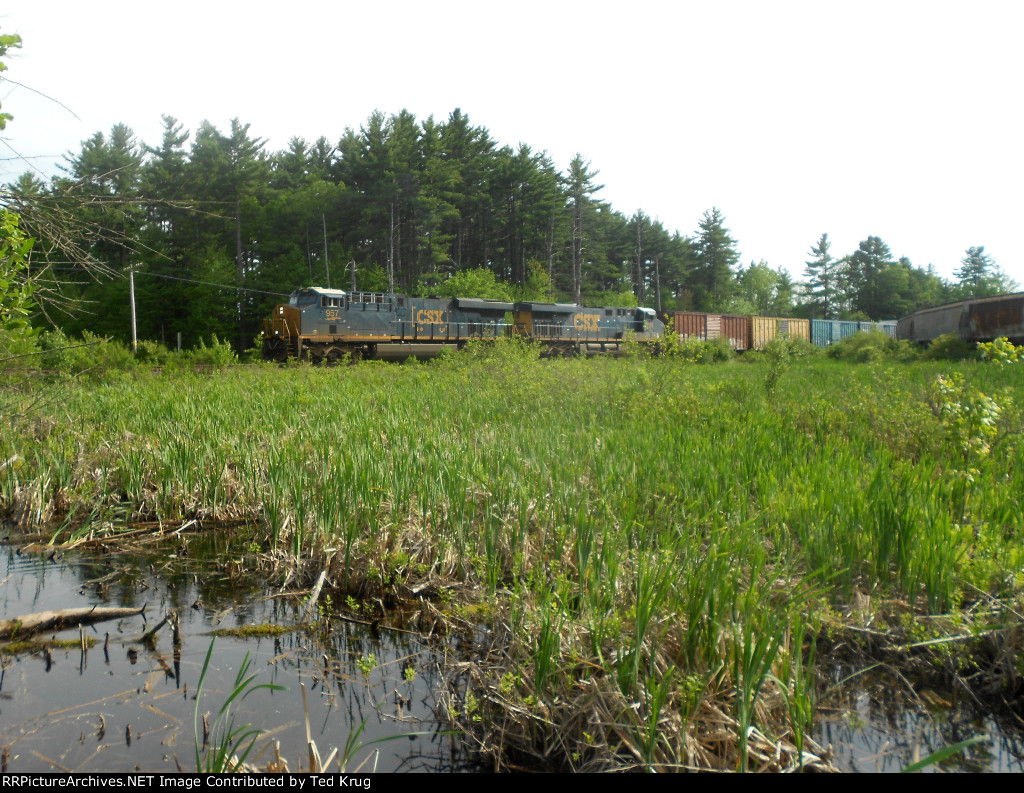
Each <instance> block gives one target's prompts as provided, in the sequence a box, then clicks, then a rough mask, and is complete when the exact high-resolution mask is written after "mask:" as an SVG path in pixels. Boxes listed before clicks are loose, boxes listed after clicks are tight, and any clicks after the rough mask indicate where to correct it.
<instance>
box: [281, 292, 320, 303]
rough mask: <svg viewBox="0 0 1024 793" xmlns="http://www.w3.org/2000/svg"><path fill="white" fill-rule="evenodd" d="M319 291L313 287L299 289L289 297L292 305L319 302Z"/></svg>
mask: <svg viewBox="0 0 1024 793" xmlns="http://www.w3.org/2000/svg"><path fill="white" fill-rule="evenodd" d="M317 297H318V295H317V293H316V292H315V291H314V290H312V289H299V290H298V291H295V292H292V294H291V297H289V298H288V305H290V306H308V305H312V304H313V303H316V302H317Z"/></svg>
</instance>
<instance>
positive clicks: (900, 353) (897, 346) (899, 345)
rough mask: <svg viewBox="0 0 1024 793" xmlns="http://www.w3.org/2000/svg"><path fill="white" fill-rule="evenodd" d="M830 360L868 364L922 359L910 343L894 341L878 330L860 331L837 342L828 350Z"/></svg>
mask: <svg viewBox="0 0 1024 793" xmlns="http://www.w3.org/2000/svg"><path fill="white" fill-rule="evenodd" d="M826 354H827V355H828V356H829V357H830V358H835V359H836V360H840V361H854V362H856V363H868V362H870V361H881V360H890V361H892V360H895V361H913V360H916V359H917V358H918V357H920V354H919V352H918V350H917V348H916V347H915V346H914V345H913V344H912V343H911V342H909V341H904V340H900V339H894V338H893V337H892V336H889V335H888V334H886V333H882V332H881V331H878V330H869V331H860V332H858V333H854V334H853V335H852V336H847V337H846V338H845V339H843V340H842V341H839V342H836V343H835V344H833V345H832V346H831V347H829V348H828V349H827V350H826Z"/></svg>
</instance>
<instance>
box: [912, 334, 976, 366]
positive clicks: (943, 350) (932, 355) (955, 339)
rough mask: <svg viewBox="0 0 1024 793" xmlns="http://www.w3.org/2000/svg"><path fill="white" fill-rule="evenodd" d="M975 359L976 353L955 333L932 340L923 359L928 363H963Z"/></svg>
mask: <svg viewBox="0 0 1024 793" xmlns="http://www.w3.org/2000/svg"><path fill="white" fill-rule="evenodd" d="M974 357H976V352H975V351H974V350H972V349H971V346H970V345H969V344H968V343H967V342H965V341H963V340H962V339H961V338H960V337H959V336H957V335H956V334H955V333H943V334H942V335H941V336H938V337H936V338H934V339H932V343H931V344H930V345H928V349H927V350H925V351H924V358H925V359H926V360H929V361H963V360H965V359H967V358H974Z"/></svg>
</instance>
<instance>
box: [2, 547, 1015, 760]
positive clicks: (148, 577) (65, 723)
mask: <svg viewBox="0 0 1024 793" xmlns="http://www.w3.org/2000/svg"><path fill="white" fill-rule="evenodd" d="M16 548H17V545H6V546H0V619H6V618H10V617H15V616H21V615H25V614H29V613H35V612H40V611H45V610H48V609H60V608H76V607H83V606H84V607H89V606H91V605H94V604H95V605H100V606H134V607H139V606H142V605H144V604H145V605H147V609H146V615H147V617H148V620H147V619H146V618H143V617H141V616H138V617H132V618H130V619H126V620H121V621H110V622H104V623H98V624H96V625H93V626H89V627H86V628H85V629H84V630H85V635H86V636H87V637H92V638H94V639H96V640H97V641H96V643H95V644H94V645H93V646H92V647H91V648H90V649H88V650H87V651H86V652H84V653H83V652H82V651H81V649H80V648H79V647H74V648H69V649H57V648H54V649H51V651H50V655H49V657H47V656H46V654H45V653H41V652H36V653H21V654H18V655H13V656H12V655H0V751H2V763H3V771H5V772H33V771H35V772H48V771H83V772H84V771H131V770H135V769H139V770H142V771H164V772H173V771H177V770H179V768H180V769H182V770H185V771H193V770H195V768H196V759H195V741H196V736H197V733H198V736H199V740H200V742H201V741H202V738H203V731H204V728H203V723H202V716H203V714H207V713H208V714H209V717H208V723H209V724H210V727H211V728H213V726H214V722H215V719H216V715H217V713H218V711H219V710H220V709H221V707H222V706H223V705H224V704H225V702H226V701H227V699H228V697H229V696H230V694H231V691H232V688H233V687H234V684H235V680H236V676H237V674H238V672H239V670H240V669H241V668H242V667H243V665H244V663H245V662H246V658H247V656H248V660H249V662H250V664H251V667H250V672H251V673H253V674H255V678H254V681H253V682H254V685H256V684H273V685H275V686H283V687H284V690H268V689H254V690H251V691H250V693H249V694H248V695H247V696H246V697H244V698H242V699H240V700H238V701H237V708H235V711H236V713H235V716H236V726H237V725H241V724H246V723H251V724H252V725H253V726H255V727H259V728H260V729H262V730H264V731H266V734H265V735H264V736H262V737H261V738H260V739H259V740H258V741H257V744H256V747H255V749H254V751H253V753H252V754H251V755H250V756H249V758H248V761H249V762H250V763H251V764H253V765H255V766H257V767H259V768H264V767H266V766H267V764H268V762H270V761H271V760H272V759H273V757H274V751H275V747H274V744H275V742H276V743H278V744H279V751H280V756H281V757H282V758H283V759H284V760H285V761H286V762H287V764H288V767H289V769H290V770H292V771H299V770H308V769H309V767H310V765H309V759H308V757H309V752H308V748H307V741H306V734H307V719H308V729H309V735H310V738H311V739H312V741H313V743H314V744H315V746H316V747H317V749H318V751H319V754H320V757H321V760H326V759H327V758H328V756H329V755H330V754H331V752H332V750H335V749H337V750H338V752H337V754H336V755H335V756H334V759H332V760H331V762H330V764H329V766H328V768H329V770H333V771H338V770H341V767H342V764H343V765H344V766H345V768H346V769H347V770H349V771H354V770H356V769H357V768H361V769H362V770H377V771H435V772H436V771H474V770H479V768H478V767H477V766H475V765H474V764H473V763H472V762H471V760H470V759H469V758H468V756H467V753H466V751H465V750H464V748H463V746H462V745H461V744H460V742H459V740H458V738H457V737H454V736H449V735H446V734H445V732H444V730H443V728H441V727H440V726H439V725H438V723H437V721H436V719H435V716H434V713H435V706H436V692H437V691H438V690H439V689H440V687H441V674H440V671H439V666H440V661H441V654H442V653H445V652H451V653H456V654H463V653H464V652H465V647H460V646H459V645H458V642H459V641H460V640H459V639H457V638H454V637H453V638H452V639H451V640H449V641H448V642H447V643H442V644H440V645H439V644H438V643H437V642H434V643H433V644H431V645H428V644H427V642H425V641H424V640H423V639H422V637H421V636H420V635H419V634H418V632H417V631H416V630H415V629H414V626H410V629H403V628H401V627H391V628H384V627H380V628H379V629H376V630H372V629H370V628H369V627H367V626H366V625H363V624H358V623H356V622H352V621H347V620H346V619H344V618H342V617H340V616H338V614H339V612H340V610H338V609H337V608H336V607H337V605H338V604H333V606H332V604H329V603H327V602H326V601H323V600H322V601H321V606H323V607H324V608H323V613H322V614H321V615H320V616H321V618H322V619H323V618H326V617H327V616H328V615H329V614H332V613H333V614H334V615H335V616H333V617H331V618H330V619H329V622H324V621H321V622H319V623H318V627H317V628H315V629H314V630H312V631H309V632H305V631H294V632H288V633H284V634H281V635H277V636H262V637H261V636H251V637H248V638H238V637H228V636H220V637H217V638H216V639H213V638H212V637H211V632H212V631H214V630H219V629H229V628H236V627H244V626H253V625H266V624H272V625H277V626H283V627H289V626H294V625H296V624H298V623H299V622H300V613H299V612H300V610H301V603H300V602H298V600H297V599H296V597H295V596H294V595H290V594H284V593H282V594H279V593H275V592H273V591H270V590H268V589H267V588H266V585H265V582H264V581H262V580H260V579H259V578H258V577H255V576H245V575H243V574H240V573H238V572H237V570H236V568H235V567H233V566H232V565H231V564H230V563H229V564H227V565H225V564H224V563H223V561H221V560H223V559H232V558H239V554H240V552H241V551H240V548H239V546H238V545H237V544H236V545H235V546H231V545H230V544H227V541H225V540H224V538H223V536H221V535H218V533H216V532H211V533H209V534H207V535H193V536H191V537H189V538H187V541H186V540H182V541H180V542H177V543H175V544H173V545H170V546H167V547H165V548H164V549H163V550H162V551H160V552H157V553H150V552H147V553H145V554H142V553H120V554H117V553H113V554H104V553H98V552H95V551H93V552H88V553H85V552H83V553H78V552H70V553H68V554H66V555H63V556H61V555H56V556H53V557H52V558H51V557H50V556H49V555H47V554H45V553H43V554H39V553H26V554H20V553H18V551H17V550H16ZM239 569H240V568H239ZM171 612H173V613H177V614H178V615H179V618H180V646H176V644H175V642H174V641H173V634H172V631H171V629H170V627H169V626H165V627H164V628H162V629H161V630H160V631H159V632H158V633H157V634H156V642H155V645H153V646H152V647H148V646H146V645H144V644H142V643H138V642H133V641H131V639H133V638H136V637H138V636H140V635H141V634H142V633H144V632H145V631H147V630H149V629H150V628H151V627H153V626H154V625H155V624H156V622H157V621H159V620H160V619H161V618H162V617H163V616H164V615H166V614H168V613H171ZM49 635H51V634H45V636H49ZM57 636H58V638H70V639H76V640H77V639H78V638H79V632H78V629H77V628H75V629H71V630H65V631H62V632H60V633H59V634H57ZM463 640H464V639H463ZM211 641H213V642H214V645H213V653H212V656H211V664H210V669H209V670H208V672H207V675H206V677H205V679H204V680H203V691H202V694H201V700H200V702H199V706H198V709H197V703H196V692H197V689H198V688H199V684H200V677H201V672H202V668H203V663H204V660H205V658H206V655H207V651H208V650H209V648H210V644H211ZM849 671H850V670H845V671H844V672H842V674H843V675H845V674H847V673H848V672H849ZM303 686H305V693H306V697H305V704H304V702H303V696H302V687H303ZM893 690H894V689H893V686H892V684H891V682H887V681H886V680H885V679H884V678H881V677H879V676H873V677H872V678H871V680H870V681H867V680H865V679H860V678H856V677H855V678H854V679H852V680H851V682H849V683H846V684H844V685H842V686H839V687H835V688H833V689H831V690H830V691H829V692H828V693H827V694H826V695H823V696H821V697H820V698H819V706H820V707H819V718H818V721H817V723H816V725H815V728H814V730H813V731H812V736H813V737H814V739H815V740H816V741H817V742H818V743H820V744H822V745H829V744H831V745H832V747H833V752H834V755H833V762H834V764H835V765H836V767H837V768H839V769H841V770H844V771H853V772H857V771H870V772H878V771H883V772H888V771H899V770H901V769H903V768H904V767H906V766H907V765H909V764H911V763H913V762H914V761H915V760H917V759H920V758H922V757H926V756H927V755H929V754H931V753H932V752H935V751H938V750H940V749H942V748H944V747H947V746H950V745H951V744H954V743H957V742H958V741H963V740H966V739H969V738H973V737H975V736H977V735H986V736H988V737H987V739H986V740H984V741H982V742H980V743H976V744H974V745H972V746H970V747H968V748H966V749H965V750H964V751H962V752H960V753H958V754H957V755H955V756H954V757H952V758H950V759H949V760H947V761H945V762H943V763H942V764H937V765H934V766H932V767H930V769H929V770H945V771H1002V772H1013V771H1018V772H1019V771H1021V770H1024V739H1022V735H1024V733H1022V732H1021V729H1020V727H1019V726H1014V725H1013V724H1007V723H1005V722H1003V723H1000V722H998V721H996V720H994V719H991V718H989V719H984V720H981V721H976V720H972V719H971V717H970V716H969V715H967V714H965V713H961V712H960V711H959V710H957V709H956V708H955V707H954V706H953V705H952V704H950V703H949V702H945V701H943V700H942V697H941V696H939V695H937V694H936V695H933V696H924V698H923V699H921V700H920V701H919V702H917V703H916V704H914V703H908V702H907V701H906V698H905V697H904V698H901V700H900V701H899V702H897V701H896V698H895V697H893V696H892V693H893ZM197 710H198V714H199V715H198V721H197V716H196V714H197ZM360 728H362V731H361V732H359V731H360ZM357 732H359V734H358V737H357V738H355V739H354V744H352V743H350V738H352V737H353V736H355V735H356V733H357ZM414 733H415V734H414ZM381 739H383V740H381ZM211 743H215V741H211ZM346 745H349V746H350V750H349V756H348V757H347V758H346V757H343V755H344V753H345V747H346ZM353 746H357V747H359V748H353Z"/></svg>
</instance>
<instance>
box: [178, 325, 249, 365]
mask: <svg viewBox="0 0 1024 793" xmlns="http://www.w3.org/2000/svg"><path fill="white" fill-rule="evenodd" d="M181 357H182V364H183V365H185V366H212V367H214V368H220V367H222V366H230V365H231V364H234V363H238V356H237V355H235V350H234V348H233V347H232V346H231V343H230V342H227V341H221V340H220V339H218V338H217V334H216V333H214V334H213V335H212V336H211V337H210V345H209V346H207V345H206V342H205V341H203V340H202V339H200V340H199V346H198V347H193V348H192V349H191V350H187V351H185V352H183V353H182V354H181Z"/></svg>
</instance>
